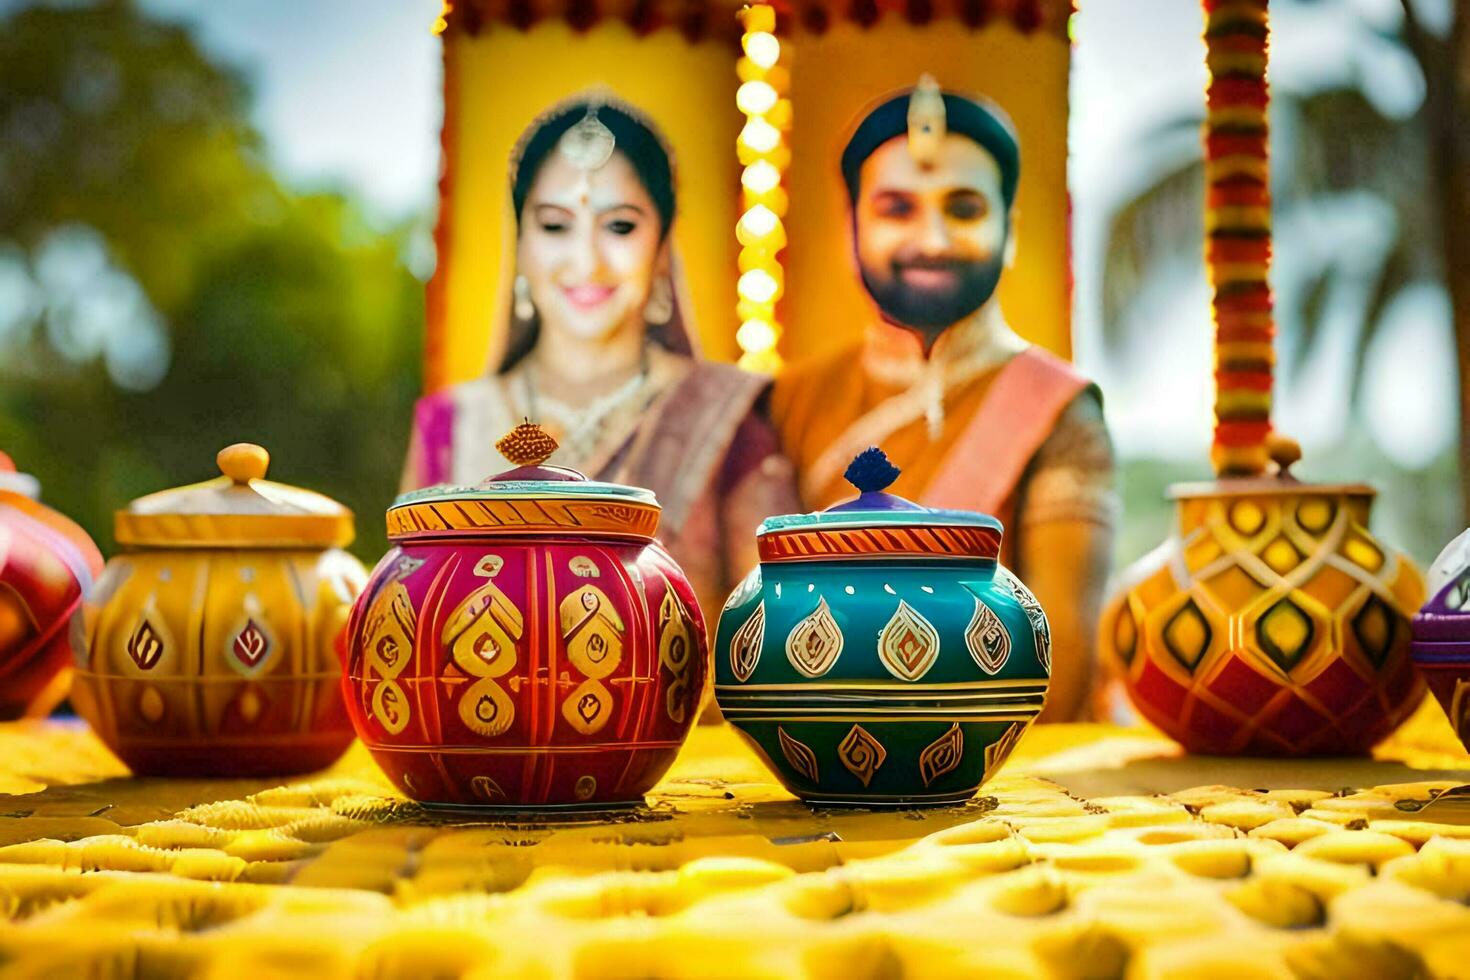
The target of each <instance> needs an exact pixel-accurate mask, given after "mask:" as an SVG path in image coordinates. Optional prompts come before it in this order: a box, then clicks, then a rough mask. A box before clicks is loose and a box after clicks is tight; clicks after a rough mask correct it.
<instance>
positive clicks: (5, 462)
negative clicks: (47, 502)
mask: <svg viewBox="0 0 1470 980" xmlns="http://www.w3.org/2000/svg"><path fill="white" fill-rule="evenodd" d="M0 493H16V494H20V495H21V496H22V497H29V498H30V499H32V500H39V499H41V481H39V480H37V479H36V478H35V477H33V476H31V475H30V474H29V473H17V472H16V469H15V463H14V462H13V461H12V460H11V459H10V456H9V455H8V454H6V453H3V452H0Z"/></svg>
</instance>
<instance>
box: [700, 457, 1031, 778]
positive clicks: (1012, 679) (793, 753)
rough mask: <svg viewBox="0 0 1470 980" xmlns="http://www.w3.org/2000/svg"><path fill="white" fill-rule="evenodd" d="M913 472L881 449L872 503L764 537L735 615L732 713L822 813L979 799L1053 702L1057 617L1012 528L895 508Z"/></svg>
mask: <svg viewBox="0 0 1470 980" xmlns="http://www.w3.org/2000/svg"><path fill="white" fill-rule="evenodd" d="M898 472H899V471H898V470H897V469H896V468H895V467H894V466H893V465H892V464H891V463H889V462H888V459H887V457H885V456H884V455H883V453H882V452H881V451H879V450H877V449H869V450H867V451H865V452H864V453H862V454H861V455H859V456H858V458H857V459H855V460H854V461H853V463H852V465H851V466H849V467H848V470H847V474H846V476H847V479H848V481H849V482H851V483H852V484H853V485H854V486H855V487H857V489H858V490H859V491H860V493H859V495H858V496H857V497H856V498H854V499H852V500H849V501H847V502H845V503H842V504H838V505H836V506H834V507H831V508H829V509H828V510H825V511H822V512H820V513H816V514H797V515H789V516H782V517H772V518H770V519H768V520H766V521H765V522H764V523H762V524H761V526H760V529H759V530H758V531H757V532H756V534H757V539H758V545H759V549H760V558H761V563H760V565H759V567H757V568H756V569H755V570H754V571H752V572H751V573H750V574H749V575H748V576H746V578H745V580H744V581H743V582H741V583H740V585H739V586H737V587H736V589H735V591H734V593H733V594H732V595H731V596H730V598H729V601H728V602H726V603H725V608H724V611H723V612H722V613H721V615H720V624H719V630H718V633H717V637H716V646H715V651H716V652H715V698H716V700H717V701H718V702H719V705H720V710H721V711H722V712H723V713H724V716H725V718H726V719H727V720H728V721H729V722H730V723H731V724H732V725H734V726H735V728H736V729H737V730H739V731H740V732H741V734H743V735H744V736H745V737H746V739H747V740H748V741H749V742H750V743H751V744H752V745H753V746H754V747H755V749H756V751H757V752H759V753H760V754H761V756H762V757H764V759H765V760H766V763H767V764H768V765H769V766H770V767H771V769H772V770H773V771H774V772H775V773H776V774H777V775H778V776H779V777H780V779H781V782H782V783H783V784H785V786H786V788H787V789H789V790H790V791H791V792H792V793H794V794H796V795H797V796H799V797H801V798H802V799H803V800H806V801H807V802H809V803H816V804H837V805H843V804H845V805H855V806H924V805H937V804H945V803H956V802H960V801H963V800H966V799H969V798H970V797H971V796H973V795H974V793H975V790H976V789H977V788H979V786H980V784H981V783H982V782H984V781H985V779H986V777H988V776H989V775H991V774H992V773H994V772H995V770H996V769H997V768H999V766H1000V765H1001V763H1002V762H1004V761H1005V759H1006V756H1008V755H1009V754H1010V751H1011V749H1012V747H1013V746H1014V745H1015V743H1016V740H1017V739H1018V738H1019V737H1020V735H1021V733H1022V732H1023V731H1025V729H1026V726H1027V725H1029V724H1030V723H1031V721H1032V720H1033V719H1034V718H1035V717H1036V715H1037V713H1038V712H1040V710H1041V706H1042V702H1043V700H1044V698H1045V696H1046V688H1047V683H1048V679H1049V677H1050V674H1051V651H1050V645H1051V637H1050V631H1049V628H1048V626H1047V622H1046V614H1045V613H1044V612H1043V611H1042V609H1041V606H1040V604H1039V603H1037V601H1036V597H1035V596H1033V595H1032V594H1031V592H1030V591H1029V590H1028V589H1027V588H1026V587H1025V586H1024V585H1022V584H1021V582H1020V580H1019V579H1017V578H1016V577H1015V575H1013V574H1011V572H1009V571H1008V570H1007V569H1006V568H1005V567H1004V566H1002V565H1001V564H1000V563H999V561H998V555H999V554H1000V543H1001V535H1002V528H1001V524H1000V522H999V521H997V520H996V519H995V518H993V517H990V516H988V515H986V514H977V513H973V512H971V511H957V510H933V509H930V508H927V507H921V506H919V505H918V504H914V503H912V502H910V501H908V500H905V499H903V498H902V497H897V496H894V495H892V494H887V493H883V492H882V491H883V489H884V488H885V487H887V486H889V485H890V484H891V483H892V482H893V481H894V479H896V478H897V477H898Z"/></svg>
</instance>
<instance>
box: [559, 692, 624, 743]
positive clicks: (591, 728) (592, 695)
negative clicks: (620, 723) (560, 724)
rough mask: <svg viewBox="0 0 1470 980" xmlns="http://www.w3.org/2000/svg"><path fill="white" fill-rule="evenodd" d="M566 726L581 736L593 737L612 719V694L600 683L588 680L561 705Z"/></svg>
mask: <svg viewBox="0 0 1470 980" xmlns="http://www.w3.org/2000/svg"><path fill="white" fill-rule="evenodd" d="M561 715H562V717H563V718H565V719H566V720H567V724H569V725H571V726H572V728H573V729H574V730H575V731H577V732H578V733H580V734H582V735H595V734H596V733H598V732H599V731H601V730H602V726H604V725H606V724H607V722H608V719H609V718H611V717H612V692H611V691H609V690H608V689H607V687H606V685H604V684H603V683H602V682H601V681H599V680H594V679H592V678H588V679H587V680H585V681H583V682H582V683H581V684H579V685H577V687H576V689H575V690H573V691H572V693H571V694H570V695H568V697H567V699H566V700H565V701H563V702H562V704H561Z"/></svg>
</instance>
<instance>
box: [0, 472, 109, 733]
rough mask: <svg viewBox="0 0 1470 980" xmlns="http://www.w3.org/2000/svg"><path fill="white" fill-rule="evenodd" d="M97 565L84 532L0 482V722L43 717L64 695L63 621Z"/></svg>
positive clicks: (67, 680) (67, 678) (67, 655)
mask: <svg viewBox="0 0 1470 980" xmlns="http://www.w3.org/2000/svg"><path fill="white" fill-rule="evenodd" d="M4 463H5V460H4V459H3V457H0V476H6V475H11V476H13V475H14V474H7V472H6V470H5V468H3V464H4ZM101 572H102V556H101V554H99V553H98V551H97V546H96V545H95V544H93V543H92V539H91V538H90V537H88V536H87V533H86V532H85V531H83V530H82V529H81V528H80V527H78V526H77V525H76V524H74V523H72V522H71V521H70V520H68V519H67V518H65V517H63V516H62V515H61V514H58V513H57V512H56V511H54V510H51V509H50V508H49V507H46V506H44V505H42V504H40V503H37V502H36V501H35V500H33V499H31V498H30V497H29V496H27V495H26V494H23V493H20V492H17V491H16V490H12V489H6V486H5V484H4V483H3V482H0V721H9V720H11V719H14V718H21V717H44V716H45V715H47V714H49V713H50V712H51V709H52V708H54V707H56V705H58V704H59V703H61V701H62V699H63V698H65V697H66V694H67V690H68V689H69V688H70V686H71V665H72V660H71V646H70V643H69V642H68V637H67V622H68V621H69V620H70V618H71V616H72V613H73V612H74V611H75V610H76V609H77V607H78V606H80V605H81V602H82V596H83V594H85V592H86V591H87V589H89V588H90V587H91V585H92V582H93V580H94V579H95V578H96V577H97V576H98V575H99V574H101Z"/></svg>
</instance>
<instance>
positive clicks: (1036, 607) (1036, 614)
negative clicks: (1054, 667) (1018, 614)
mask: <svg viewBox="0 0 1470 980" xmlns="http://www.w3.org/2000/svg"><path fill="white" fill-rule="evenodd" d="M995 580H996V582H998V583H1000V584H1001V585H1003V586H1005V587H1006V588H1007V589H1009V590H1010V593H1011V595H1013V596H1015V597H1016V601H1017V602H1019V603H1020V604H1021V609H1022V611H1024V612H1025V613H1026V619H1027V620H1029V621H1030V623H1031V635H1032V637H1033V638H1034V639H1035V641H1036V659H1037V660H1038V661H1040V662H1041V666H1042V667H1044V668H1045V669H1046V672H1047V673H1048V674H1050V673H1051V624H1050V623H1048V622H1047V621H1046V610H1044V609H1042V608H1041V603H1040V602H1039V601H1038V600H1037V598H1036V596H1034V595H1032V593H1031V590H1030V589H1028V588H1026V586H1025V584H1024V583H1023V582H1022V581H1021V580H1020V579H1018V578H1016V576H1015V574H1014V573H1012V572H1011V570H1010V569H1008V568H1000V567H998V568H996V570H995Z"/></svg>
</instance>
